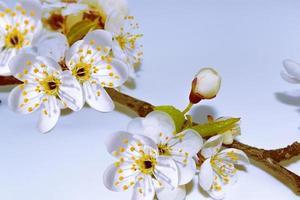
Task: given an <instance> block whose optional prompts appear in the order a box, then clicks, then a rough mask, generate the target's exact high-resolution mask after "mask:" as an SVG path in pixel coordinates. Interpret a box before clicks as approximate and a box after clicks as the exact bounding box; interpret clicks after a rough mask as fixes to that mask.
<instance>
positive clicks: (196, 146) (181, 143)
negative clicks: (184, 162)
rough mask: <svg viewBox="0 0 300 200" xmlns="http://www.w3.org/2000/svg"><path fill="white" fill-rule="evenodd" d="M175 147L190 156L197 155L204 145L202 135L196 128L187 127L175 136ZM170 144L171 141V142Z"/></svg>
mask: <svg viewBox="0 0 300 200" xmlns="http://www.w3.org/2000/svg"><path fill="white" fill-rule="evenodd" d="M175 139H176V142H174V143H175V144H174V145H172V147H173V148H174V149H182V150H183V151H184V152H186V153H188V154H189V156H195V155H196V154H197V153H198V152H199V151H200V149H201V147H202V145H203V139H202V137H201V136H200V135H199V134H198V133H197V132H196V131H194V130H192V129H187V130H184V131H183V132H181V133H179V134H177V135H176V136H175ZM169 144H170V143H169Z"/></svg>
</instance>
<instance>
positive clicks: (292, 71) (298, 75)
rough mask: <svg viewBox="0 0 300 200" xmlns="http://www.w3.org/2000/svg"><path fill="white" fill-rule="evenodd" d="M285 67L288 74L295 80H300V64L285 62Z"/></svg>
mask: <svg viewBox="0 0 300 200" xmlns="http://www.w3.org/2000/svg"><path fill="white" fill-rule="evenodd" d="M283 67H284V69H285V70H286V72H287V74H288V75H290V76H291V77H293V78H295V79H300V65H299V63H297V62H295V61H293V60H289V59H287V60H284V61H283Z"/></svg>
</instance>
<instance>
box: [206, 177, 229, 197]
mask: <svg viewBox="0 0 300 200" xmlns="http://www.w3.org/2000/svg"><path fill="white" fill-rule="evenodd" d="M207 192H208V194H209V195H210V196H211V197H212V198H213V199H216V200H221V199H224V197H225V191H224V189H223V185H222V182H221V179H220V177H219V176H218V175H217V174H215V176H214V183H213V186H212V188H211V189H210V190H208V191H207Z"/></svg>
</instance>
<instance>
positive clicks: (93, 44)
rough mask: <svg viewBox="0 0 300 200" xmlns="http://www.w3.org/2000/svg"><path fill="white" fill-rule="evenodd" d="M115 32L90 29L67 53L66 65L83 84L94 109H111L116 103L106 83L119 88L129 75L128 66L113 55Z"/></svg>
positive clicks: (86, 98) (86, 95)
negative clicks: (106, 88) (108, 92)
mask: <svg viewBox="0 0 300 200" xmlns="http://www.w3.org/2000/svg"><path fill="white" fill-rule="evenodd" d="M112 45H113V43H112V36H111V34H110V33H109V32H107V31H104V30H96V31H93V32H90V33H88V34H87V35H86V36H85V37H84V39H83V40H80V41H77V42H76V43H75V44H73V46H72V47H71V48H70V49H69V51H68V52H67V53H66V59H65V61H66V66H67V67H68V68H69V70H70V71H71V72H72V74H73V76H75V77H76V78H77V80H78V81H79V82H80V83H81V84H82V87H83V94H84V98H85V101H86V102H87V103H88V104H89V105H90V106H91V107H92V108H94V109H96V110H98V111H102V112H109V111H112V110H113V109H114V103H113V101H112V99H111V98H110V97H109V95H108V94H107V92H106V91H105V89H104V87H108V88H116V87H119V86H121V85H122V84H123V83H124V82H125V81H126V80H127V79H128V67H127V65H126V64H125V63H123V62H122V61H121V60H119V59H116V58H113V57H112V56H111V54H110V52H111V49H112Z"/></svg>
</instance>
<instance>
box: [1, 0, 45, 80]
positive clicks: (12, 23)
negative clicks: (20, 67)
mask: <svg viewBox="0 0 300 200" xmlns="http://www.w3.org/2000/svg"><path fill="white" fill-rule="evenodd" d="M40 19H41V6H40V4H39V3H37V2H35V1H33V0H31V1H20V3H17V5H16V7H15V8H14V9H10V8H9V7H7V6H6V5H4V3H3V2H0V29H1V31H0V38H1V42H0V49H1V50H0V75H11V73H10V71H9V67H8V64H9V62H10V60H11V59H12V57H13V56H15V55H16V54H17V53H18V52H21V51H23V50H25V49H26V48H28V47H31V46H32V45H33V40H34V39H35V37H37V36H38V33H39V31H40V29H41V28H42V26H41V23H40Z"/></svg>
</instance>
